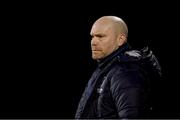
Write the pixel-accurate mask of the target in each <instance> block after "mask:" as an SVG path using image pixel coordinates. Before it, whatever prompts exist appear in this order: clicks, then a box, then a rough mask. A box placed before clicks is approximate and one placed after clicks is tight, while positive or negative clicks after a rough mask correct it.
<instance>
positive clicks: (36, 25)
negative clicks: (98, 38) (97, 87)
mask: <svg viewBox="0 0 180 120" xmlns="http://www.w3.org/2000/svg"><path fill="white" fill-rule="evenodd" d="M104 3H105V4H102V3H99V4H97V3H96V2H91V4H89V3H85V2H84V3H82V2H81V3H77V2H76V3H72V2H69V3H48V2H47V3H45V2H42V3H30V2H29V3H17V2H14V3H12V2H9V3H4V4H1V5H2V7H1V12H2V14H1V19H2V22H1V26H2V27H1V67H0V68H1V75H0V76H1V77H0V96H1V97H0V118H74V115H75V111H76V108H77V105H78V102H79V100H80V97H81V94H82V92H83V90H84V87H85V85H86V83H87V81H88V79H89V77H90V75H91V74H92V72H93V70H94V68H95V66H96V63H95V61H93V60H92V59H91V51H90V35H89V32H90V29H91V25H92V24H93V22H94V21H95V20H96V19H98V18H99V17H101V16H104V15H115V16H119V17H121V18H122V19H124V21H125V22H126V23H127V25H128V27H129V37H128V40H129V43H130V44H131V46H132V47H134V48H135V49H141V48H143V47H144V46H147V45H148V46H149V47H150V48H151V49H152V50H153V52H154V54H155V55H156V56H157V58H158V60H159V62H160V64H161V66H162V71H163V77H162V82H161V83H158V84H159V85H158V86H159V90H160V91H161V92H160V94H159V95H158V96H156V97H157V101H158V102H157V103H156V105H158V111H157V116H158V117H159V118H180V102H179V101H180V98H179V91H180V87H179V83H180V82H179V70H178V69H179V44H178V43H179V29H178V28H179V27H180V26H179V17H180V16H179V14H178V11H179V10H178V9H179V8H178V7H177V4H176V3H169V2H166V3H165V2H164V3H159V4H158V3H156V2H146V3H145V2H144V3H143V2H139V3H138V2H134V3H133V2H127V3H122V1H119V2H110V1H109V2H107V3H106V2H104Z"/></svg>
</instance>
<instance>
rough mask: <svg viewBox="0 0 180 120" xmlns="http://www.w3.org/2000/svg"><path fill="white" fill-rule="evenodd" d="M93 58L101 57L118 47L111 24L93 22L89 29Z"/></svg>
mask: <svg viewBox="0 0 180 120" xmlns="http://www.w3.org/2000/svg"><path fill="white" fill-rule="evenodd" d="M91 36H92V40H91V49H92V58H93V59H94V60H99V59H103V58H105V57H106V56H108V55H110V54H111V53H112V52H113V51H115V50H116V49H117V48H118V43H117V41H118V40H117V34H116V32H115V29H114V28H113V27H112V25H111V24H105V23H95V24H94V25H93V27H92V29H91Z"/></svg>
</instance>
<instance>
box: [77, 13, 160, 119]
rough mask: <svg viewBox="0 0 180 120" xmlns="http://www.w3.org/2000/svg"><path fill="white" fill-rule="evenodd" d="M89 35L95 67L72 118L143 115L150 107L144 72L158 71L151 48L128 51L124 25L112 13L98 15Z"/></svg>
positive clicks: (147, 75) (126, 32)
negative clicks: (109, 14)
mask: <svg viewBox="0 0 180 120" xmlns="http://www.w3.org/2000/svg"><path fill="white" fill-rule="evenodd" d="M90 35H91V36H92V40H91V48H92V58H93V59H94V60H96V61H97V62H98V66H97V68H96V70H95V71H94V73H93V74H92V77H91V78H90V80H89V82H88V84H87V86H86V88H85V91H84V93H83V95H82V98H81V100H80V102H79V106H78V109H77V111H76V116H75V118H76V119H80V118H87V119H89V118H93V119H95V118H98V119H100V118H121V119H124V118H147V116H148V115H149V111H150V110H151V109H152V108H151V106H150V101H149V99H148V98H149V89H150V88H149V81H148V80H149V79H148V78H149V75H150V74H147V73H150V72H151V73H153V74H159V73H160V66H159V63H158V61H157V60H156V59H155V56H154V55H153V54H152V51H149V50H148V49H143V50H142V51H137V50H131V49H130V46H129V44H128V43H127V36H128V28H127V25H126V23H125V22H124V21H123V20H122V19H121V18H119V17H116V16H103V17H101V18H99V19H98V20H97V21H96V22H95V23H94V24H93V26H92V29H91V32H90ZM147 66H148V67H147ZM149 66H150V67H149ZM151 75H152V74H151Z"/></svg>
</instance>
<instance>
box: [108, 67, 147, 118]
mask: <svg viewBox="0 0 180 120" xmlns="http://www.w3.org/2000/svg"><path fill="white" fill-rule="evenodd" d="M110 89H111V94H112V98H113V100H114V102H115V106H116V109H117V113H118V116H119V118H141V116H142V115H143V112H144V110H145V106H146V85H145V79H144V77H143V76H142V75H141V74H140V72H138V71H137V70H131V71H126V72H122V73H118V74H115V75H114V77H113V78H112V82H111V87H110Z"/></svg>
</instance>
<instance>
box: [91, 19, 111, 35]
mask: <svg viewBox="0 0 180 120" xmlns="http://www.w3.org/2000/svg"><path fill="white" fill-rule="evenodd" d="M110 27H112V25H111V24H108V23H104V22H98V23H94V25H93V26H92V29H91V33H102V32H105V31H107V30H109V29H110Z"/></svg>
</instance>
